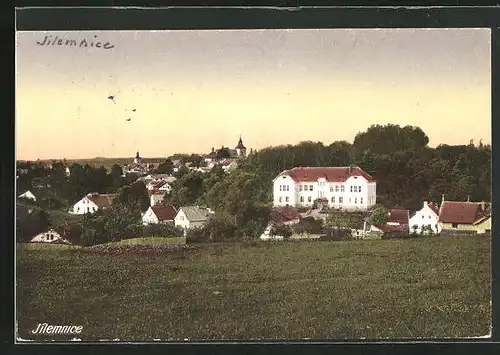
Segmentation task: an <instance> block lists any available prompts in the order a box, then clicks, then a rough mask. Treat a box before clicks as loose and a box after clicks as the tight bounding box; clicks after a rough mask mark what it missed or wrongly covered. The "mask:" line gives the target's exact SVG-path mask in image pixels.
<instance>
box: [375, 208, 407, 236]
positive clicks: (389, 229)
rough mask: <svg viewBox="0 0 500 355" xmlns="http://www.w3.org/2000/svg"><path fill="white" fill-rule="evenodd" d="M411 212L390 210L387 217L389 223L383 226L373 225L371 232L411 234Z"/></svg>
mask: <svg viewBox="0 0 500 355" xmlns="http://www.w3.org/2000/svg"><path fill="white" fill-rule="evenodd" d="M409 222H410V211H409V210H401V209H392V210H389V212H388V215H387V223H386V224H385V225H383V226H374V225H372V226H371V228H370V230H371V231H372V232H383V233H393V232H401V233H409Z"/></svg>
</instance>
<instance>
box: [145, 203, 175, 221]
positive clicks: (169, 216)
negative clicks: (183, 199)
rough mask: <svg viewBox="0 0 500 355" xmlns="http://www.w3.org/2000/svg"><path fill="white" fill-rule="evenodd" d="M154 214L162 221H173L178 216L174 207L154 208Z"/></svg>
mask: <svg viewBox="0 0 500 355" xmlns="http://www.w3.org/2000/svg"><path fill="white" fill-rule="evenodd" d="M151 209H152V210H153V213H154V214H155V215H156V217H158V220H160V221H173V220H174V218H175V216H176V215H177V210H176V209H175V207H174V206H158V205H157V206H153V207H151Z"/></svg>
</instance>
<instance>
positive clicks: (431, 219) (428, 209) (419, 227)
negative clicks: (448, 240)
mask: <svg viewBox="0 0 500 355" xmlns="http://www.w3.org/2000/svg"><path fill="white" fill-rule="evenodd" d="M429 230H432V232H433V233H435V234H437V233H441V225H440V224H439V208H438V206H437V205H436V204H434V202H430V203H428V202H427V201H424V204H423V206H422V208H421V209H420V210H419V211H417V212H415V214H414V215H413V216H412V217H411V218H410V231H411V232H415V233H419V234H423V233H425V232H426V231H429Z"/></svg>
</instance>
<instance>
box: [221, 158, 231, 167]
mask: <svg viewBox="0 0 500 355" xmlns="http://www.w3.org/2000/svg"><path fill="white" fill-rule="evenodd" d="M232 162H233V161H232V160H230V159H228V160H224V163H222V165H224V166H228V165H229V164H231V163H232Z"/></svg>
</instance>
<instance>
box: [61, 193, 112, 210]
mask: <svg viewBox="0 0 500 355" xmlns="http://www.w3.org/2000/svg"><path fill="white" fill-rule="evenodd" d="M116 196H117V194H98V193H89V194H88V195H86V196H85V197H83V198H82V199H81V200H80V201H78V202H77V203H75V204H74V205H73V209H72V210H70V213H72V214H85V213H94V212H96V211H97V210H98V209H106V208H109V207H111V205H112V204H113V200H114V199H115V198H116Z"/></svg>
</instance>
